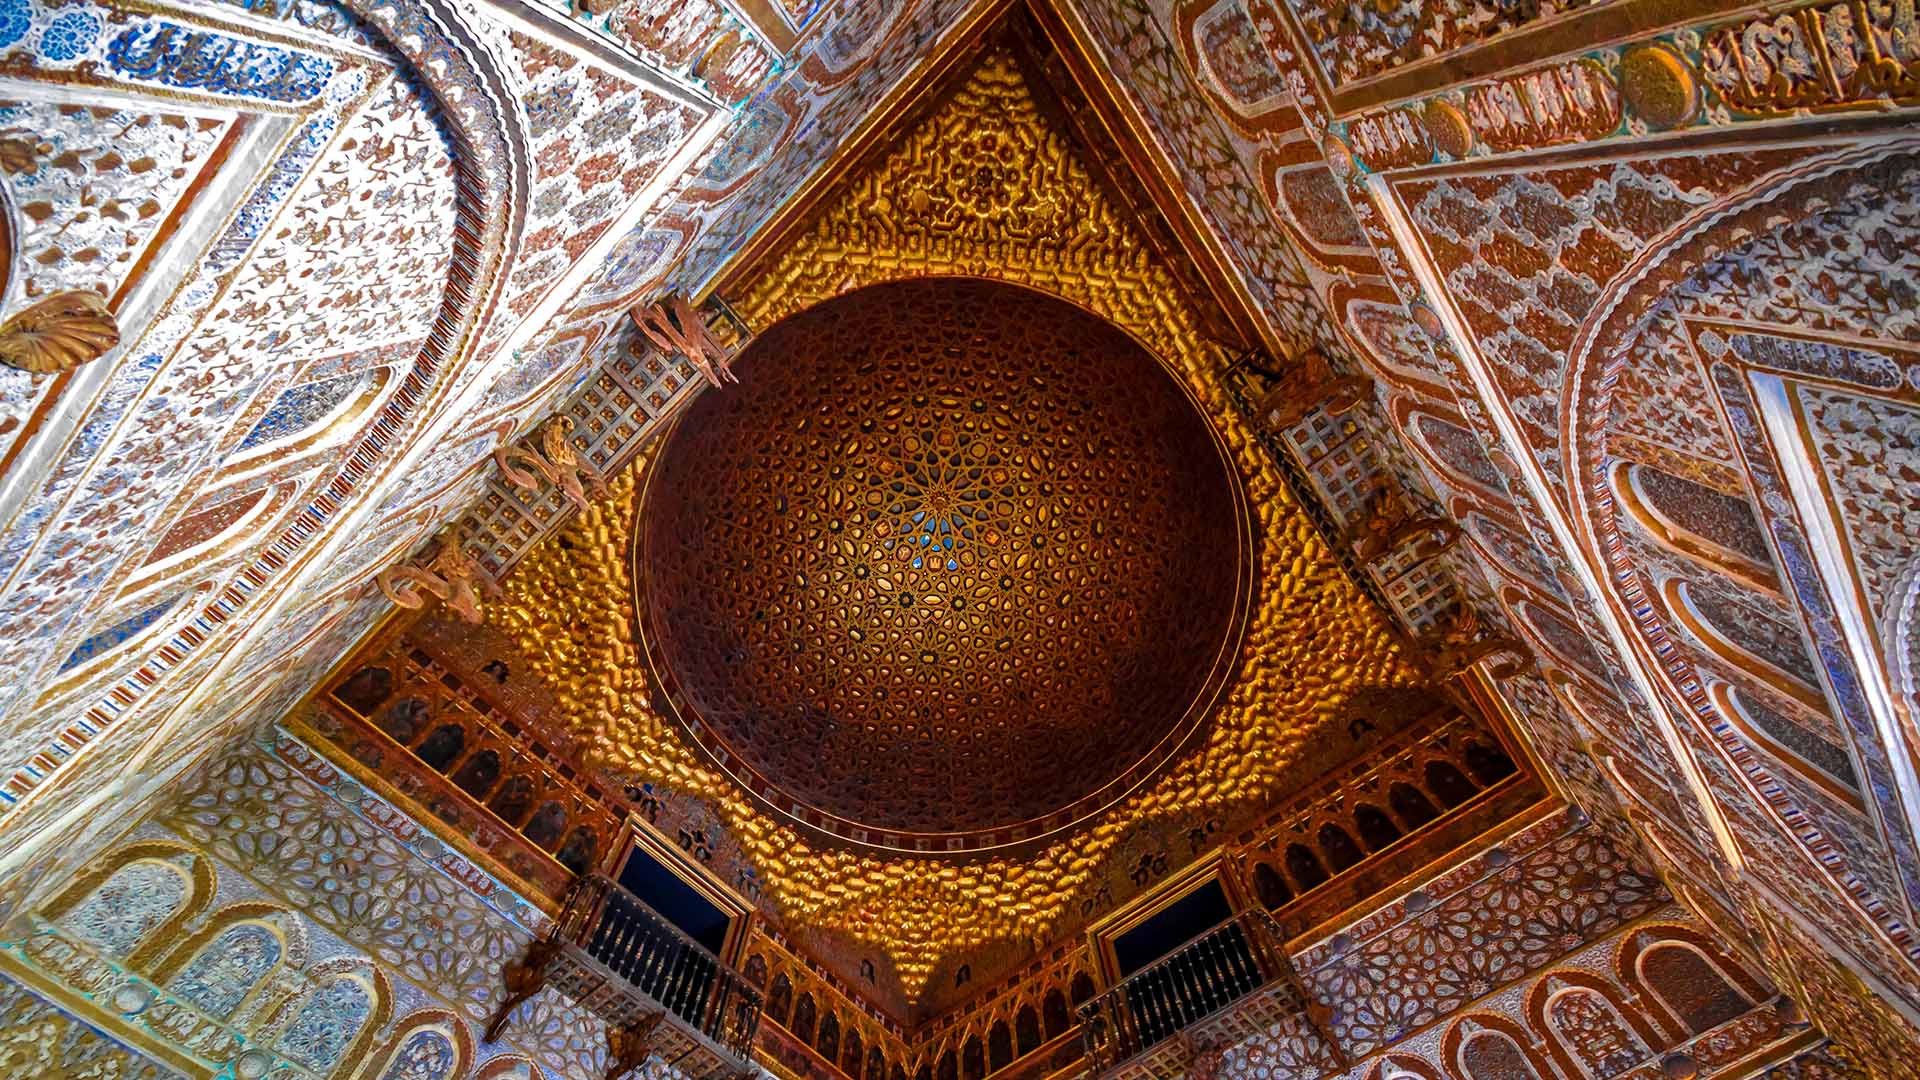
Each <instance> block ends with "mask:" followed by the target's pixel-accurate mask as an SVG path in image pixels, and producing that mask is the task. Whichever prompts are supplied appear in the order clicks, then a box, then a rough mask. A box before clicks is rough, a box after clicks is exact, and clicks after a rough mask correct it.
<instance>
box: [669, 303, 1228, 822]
mask: <svg viewBox="0 0 1920 1080" xmlns="http://www.w3.org/2000/svg"><path fill="white" fill-rule="evenodd" d="M735 370H736V371H737V372H738V373H739V374H740V377H741V385H740V386H739V387H738V388H736V389H732V390H729V391H727V392H725V393H709V394H704V395H702V396H701V397H699V398H698V399H696V400H695V401H694V402H693V404H692V405H691V406H690V407H689V408H688V409H687V411H686V413H685V415H684V416H683V417H682V418H681V419H680V421H679V422H678V423H677V424H676V425H675V427H674V429H673V430H672V431H671V432H670V433H669V434H668V436H667V437H666V442H665V444H664V445H663V446H662V447H661V449H660V451H659V453H658V456H657V458H656V460H655V462H654V463H653V466H652V468H651V469H650V470H649V473H648V476H647V479H646V490H645V492H644V495H643V497H642V499H641V500H640V502H639V507H638V518H637V524H636V528H635V530H634V536H635V541H634V569H635V573H634V581H635V582H636V586H635V587H636V589H637V591H638V596H637V597H636V604H635V608H636V610H637V611H638V612H639V613H640V624H641V625H640V634H641V638H642V641H643V644H644V647H645V653H646V655H647V659H648V663H649V666H650V668H651V671H652V675H653V677H654V679H655V681H656V684H657V686H658V688H659V689H660V690H661V691H662V702H661V703H662V704H664V705H665V706H667V710H668V712H669V713H670V714H672V715H673V716H675V718H676V719H677V721H678V722H679V723H680V725H681V726H682V727H683V728H684V729H685V730H686V731H687V732H688V734H689V735H690V736H692V738H693V739H694V741H695V742H696V743H697V744H698V745H700V746H701V747H702V748H703V749H704V750H705V751H706V752H707V753H708V755H709V756H711V757H712V758H713V759H714V761H715V762H716V763H717V764H718V765H719V766H720V767H721V768H722V769H724V770H725V771H726V772H727V773H729V774H730V775H732V776H733V777H734V779H735V780H736V781H738V782H739V783H741V785H742V786H743V787H744V788H746V789H747V790H748V791H749V792H751V793H752V794H754V795H755V796H756V797H757V798H758V799H759V800H760V801H762V802H763V803H765V804H766V805H768V806H769V807H771V808H772V809H774V810H775V811H776V812H778V813H781V814H783V815H785V816H787V817H789V818H790V819H792V820H795V821H797V822H798V823H800V824H801V825H802V826H804V827H806V828H808V829H809V830H811V831H813V832H815V833H824V834H827V835H831V836H835V837H839V838H842V839H846V840H851V841H854V842H856V843H863V844H868V845H874V846H880V847H887V848H896V849H909V850H922V851H964V850H977V849H981V848H988V847H1000V846H1004V845H1009V844H1017V843H1021V842H1023V841H1029V840H1032V839H1035V838H1037V837H1040V836H1043V835H1046V834H1049V833H1052V832H1056V831H1058V830H1059V829H1061V828H1064V827H1066V826H1068V825H1071V824H1073V823H1074V822H1076V821H1079V820H1082V819H1084V818H1085V817H1086V816H1087V815H1089V814H1092V813H1096V812H1098V811H1099V810H1101V809H1104V808H1105V807H1107V806H1109V805H1111V804H1112V803H1113V802H1114V801H1115V800H1116V799H1118V798H1119V797H1121V796H1122V795H1124V794H1125V793H1127V792H1128V791H1131V790H1133V789H1134V788H1135V787H1137V786H1138V785H1139V784H1140V783H1142V782H1144V781H1145V780H1147V779H1149V778H1150V777H1151V776H1153V775H1154V774H1155V773H1156V772H1157V771H1158V770H1159V769H1160V768H1161V767H1162V766H1164V765H1165V764H1166V763H1167V762H1168V761H1169V760H1170V759H1172V758H1173V757H1174V756H1175V755H1176V754H1177V752H1178V751H1179V750H1180V749H1181V747H1183V746H1184V745H1185V744H1186V742H1187V739H1188V737H1189V736H1190V735H1191V734H1192V733H1193V732H1194V730H1195V729H1196V727H1197V726H1198V725H1199V723H1200V721H1202V720H1203V719H1204V718H1205V716H1206V713H1207V711H1208V709H1209V707H1210V706H1211V704H1212V703H1213V700H1214V697H1215V696H1216V695H1217V693H1218V692H1219V690H1220V688H1221V686H1222V684H1223V683H1224V682H1225V680H1226V677H1227V676H1228V674H1229V673H1230V669H1231V667H1232V664H1233V661H1234V659H1235V655H1236V653H1237V651H1238V646H1239V640H1240V634H1241V630H1242V628H1243V626H1244V622H1245V612H1246V608H1247V598H1248V594H1249V592H1250V589H1251V581H1252V576H1253V574H1252V566H1251V565H1250V561H1251V560H1250V551H1251V544H1250V540H1249V537H1248V535H1247V531H1248V523H1247V520H1248V519H1247V514H1246V512H1245V507H1244V505H1243V501H1242V495H1241V491H1240V485H1239V481H1238V479H1237V477H1236V476H1235V474H1234V472H1233V470H1232V468H1231V466H1230V465H1229V464H1228V458H1227V455H1226V451H1225V449H1224V447H1223V446H1222V445H1221V443H1220V441H1219V440H1218V439H1217V438H1216V436H1215V434H1214V433H1213V431H1212V429H1211V428H1210V427H1209V425H1208V424H1207V422H1206V421H1205V420H1204V419H1203V418H1202V416H1201V414H1200V412H1199V411H1198V410H1197V409H1196V407H1195V406H1194V404H1193V402H1192V401H1191V399H1190V398H1189V397H1188V395H1187V392H1186V390H1185V388H1184V387H1183V385H1182V384H1181V383H1180V382H1179V381H1177V380H1176V379H1175V378H1174V377H1173V376H1172V375H1171V374H1170V373H1169V372H1168V371H1167V370H1166V369H1165V368H1164V367H1162V366H1161V364H1160V363H1159V362H1158V361H1157V360H1156V359H1155V358H1154V357H1153V356H1152V355H1151V354H1149V353H1148V352H1147V351H1146V350H1145V349H1143V348H1142V347H1141V346H1140V345H1138V344H1137V343H1136V342H1135V341H1134V340H1133V339H1132V338H1130V337H1129V336H1127V334H1125V333H1124V332H1122V331H1121V330H1119V329H1117V328H1115V327H1113V326H1111V325H1110V324H1108V323H1106V322H1104V321H1103V320H1101V319H1099V318H1098V317H1096V316H1094V315H1091V314H1088V313H1087V312H1085V311H1083V310H1081V309H1080V308H1077V307H1075V306H1073V305H1071V304H1069V303H1066V302H1065V301H1061V300H1057V299H1053V298H1051V297H1048V296H1045V295H1043V294H1041V293H1038V292H1034V291H1031V290H1027V289H1023V288H1019V287H1016V286H1012V285H1006V284H1000V283H994V282H988V281H982V280H975V279H964V278H930V279H918V280H913V281H904V282H897V283H893V284H887V285H877V286H872V287H869V288H865V289H861V290H858V291H856V292H852V293H848V294H846V295H843V296H840V297H838V298H835V299H833V300H829V301H827V302H825V303H822V304H820V305H818V306H816V307H814V308H811V309H809V310H807V311H804V312H801V313H800V314H798V315H795V316H792V317H790V318H788V319H786V320H783V321H782V322H780V323H778V324H776V325H775V326H773V327H772V328H770V329H768V330H767V331H766V332H765V333H763V334H761V335H760V336H759V337H757V338H756V339H755V340H754V342H753V343H752V345H751V346H750V347H749V348H748V349H747V350H746V351H745V352H744V353H743V354H742V356H741V357H740V359H739V361H738V363H737V365H736V369H735Z"/></svg>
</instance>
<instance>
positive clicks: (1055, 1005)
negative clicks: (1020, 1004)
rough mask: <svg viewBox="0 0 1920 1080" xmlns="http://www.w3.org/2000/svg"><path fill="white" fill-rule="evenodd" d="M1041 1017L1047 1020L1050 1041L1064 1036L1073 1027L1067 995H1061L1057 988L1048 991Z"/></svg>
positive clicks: (1042, 1001) (1042, 1006) (1041, 1005)
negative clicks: (1068, 1009)
mask: <svg viewBox="0 0 1920 1080" xmlns="http://www.w3.org/2000/svg"><path fill="white" fill-rule="evenodd" d="M1040 1015H1041V1016H1042V1018H1044V1019H1045V1020H1046V1027H1047V1038H1049V1039H1051V1038H1054V1037H1055V1036H1057V1035H1061V1034H1064V1033H1065V1032H1066V1031H1067V1029H1068V1028H1071V1027H1072V1026H1073V1017H1072V1014H1070V1013H1069V1012H1067V995H1065V994H1063V993H1061V992H1060V988H1059V987H1057V986H1056V987H1054V988H1053V989H1051V990H1049V991H1047V996H1046V997H1045V998H1043V999H1041V1002H1040Z"/></svg>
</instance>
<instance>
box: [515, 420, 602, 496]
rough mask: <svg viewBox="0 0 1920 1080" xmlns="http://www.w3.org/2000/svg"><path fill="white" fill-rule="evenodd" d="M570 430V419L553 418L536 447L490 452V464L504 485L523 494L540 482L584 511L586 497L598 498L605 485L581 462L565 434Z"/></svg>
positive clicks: (535, 489)
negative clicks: (558, 489) (504, 482)
mask: <svg viewBox="0 0 1920 1080" xmlns="http://www.w3.org/2000/svg"><path fill="white" fill-rule="evenodd" d="M572 431H573V417H571V416H557V417H554V419H553V421H552V422H551V423H549V424H547V426H546V427H545V428H543V429H541V432H540V440H539V445H538V446H537V447H535V446H500V447H495V448H494V451H493V463H494V464H495V465H498V466H500V475H501V476H504V477H506V479H507V483H509V484H512V485H513V486H514V487H517V488H520V489H522V490H525V491H539V490H540V481H541V480H542V479H544V480H545V481H546V482H547V483H549V484H557V485H559V488H560V493H561V494H562V495H565V496H566V498H567V501H568V502H570V503H572V504H573V505H574V506H576V507H578V508H579V509H580V511H581V512H582V513H585V512H586V509H587V506H588V499H589V495H590V494H591V495H599V494H601V493H602V492H604V491H605V490H606V483H605V482H604V481H603V480H602V479H601V478H600V473H599V471H598V470H596V469H595V468H594V467H593V466H591V465H589V464H587V463H586V462H585V461H584V460H582V459H581V457H580V455H579V454H578V453H577V452H576V451H575V450H574V448H573V444H572V443H571V442H568V441H567V435H568V434H569V433H571V432H572Z"/></svg>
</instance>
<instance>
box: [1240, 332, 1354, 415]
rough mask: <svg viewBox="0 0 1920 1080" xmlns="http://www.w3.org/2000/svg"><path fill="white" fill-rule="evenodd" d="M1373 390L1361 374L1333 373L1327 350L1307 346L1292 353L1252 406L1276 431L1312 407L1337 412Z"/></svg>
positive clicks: (1311, 410) (1306, 413) (1307, 413)
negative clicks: (1280, 371)
mask: <svg viewBox="0 0 1920 1080" xmlns="http://www.w3.org/2000/svg"><path fill="white" fill-rule="evenodd" d="M1372 394H1373V380H1372V379H1369V378H1367V377H1366V376H1364V375H1335V374H1334V373H1333V365H1332V363H1331V362H1329V361H1328V360H1327V354H1325V353H1323V352H1321V351H1320V350H1319V349H1307V350H1306V351H1304V352H1302V353H1301V354H1300V355H1299V356H1297V357H1294V359H1293V361H1292V363H1290V364H1289V365H1288V366H1287V369H1286V371H1285V372H1284V373H1283V374H1282V375H1281V376H1280V378H1279V379H1277V380H1276V381H1275V382H1274V383H1273V385H1272V386H1270V387H1268V388H1267V392H1266V393H1265V394H1262V395H1261V396H1260V400H1259V402H1258V403H1257V404H1256V406H1255V410H1256V411H1257V412H1258V413H1259V414H1260V415H1261V416H1264V417H1266V419H1267V423H1268V425H1269V426H1271V427H1272V428H1273V429H1274V430H1276V431H1285V430H1286V429H1287V428H1290V427H1292V426H1293V425H1295V424H1298V423H1299V422H1300V421H1302V420H1305V419H1306V418H1307V417H1308V416H1309V415H1310V414H1312V413H1313V411H1314V410H1316V409H1320V410H1324V411H1325V412H1326V414H1327V415H1328V416H1339V415H1340V414H1341V413H1344V412H1347V411H1349V410H1351V409H1352V408H1353V407H1354V406H1356V405H1358V404H1360V403H1361V402H1363V401H1365V400H1367V398H1368V397H1370V396H1372Z"/></svg>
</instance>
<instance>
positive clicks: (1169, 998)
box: [1080, 909, 1292, 1074]
mask: <svg viewBox="0 0 1920 1080" xmlns="http://www.w3.org/2000/svg"><path fill="white" fill-rule="evenodd" d="M1282 980H1285V981H1287V982H1288V983H1289V984H1290V987H1291V983H1292V966H1291V964H1290V963H1289V961H1288V958H1287V957H1286V955H1285V953H1284V951H1283V950H1282V945H1281V940H1280V935H1279V933H1278V930H1277V928H1276V927H1275V926H1274V923H1273V917H1272V916H1271V915H1269V914H1268V913H1267V912H1266V911H1263V910H1259V909H1255V910H1251V911H1243V912H1241V913H1240V914H1238V915H1235V916H1234V917H1232V918H1231V919H1228V920H1227V921H1225V922H1223V923H1221V924H1219V925H1218V926H1215V927H1213V928H1212V929H1210V930H1208V931H1206V932H1205V933H1203V934H1201V935H1200V936H1198V937H1196V938H1194V939H1193V940H1191V941H1189V942H1187V943H1186V944H1185V945H1183V946H1181V947H1180V948H1178V949H1175V950H1174V951H1173V952H1171V953H1168V954H1167V955H1166V956H1163V957H1161V958H1160V959H1158V960H1156V961H1154V962H1153V963H1151V964H1149V965H1147V966H1146V967H1144V968H1141V969H1140V970H1139V971H1136V972H1134V973H1133V974H1132V975H1129V976H1128V977H1127V978H1126V979H1125V980H1124V981H1122V982H1120V983H1118V984H1116V985H1115V986H1113V987H1111V988H1110V989H1108V990H1107V991H1106V992H1105V993H1102V994H1100V995H1098V996H1096V997H1094V998H1092V999H1091V1000H1089V1001H1087V1002H1086V1003H1085V1004H1083V1005H1081V1006H1080V1037H1081V1041H1082V1042H1083V1043H1084V1044H1085V1046H1086V1051H1087V1063H1088V1065H1089V1066H1090V1067H1091V1072H1093V1073H1096V1074H1097V1073H1101V1072H1105V1071H1107V1070H1109V1069H1113V1068H1114V1067H1116V1066H1118V1065H1121V1064H1123V1063H1125V1062H1127V1061H1128V1060H1129V1059H1131V1058H1134V1057H1136V1056H1138V1055H1140V1054H1143V1053H1145V1052H1146V1051H1149V1050H1151V1049H1153V1048H1154V1047H1155V1046H1157V1045H1159V1044H1160V1043H1162V1042H1164V1041H1166V1040H1167V1039H1169V1038H1171V1037H1172V1036H1173V1035H1175V1034H1176V1033H1178V1032H1180V1031H1183V1030H1185V1029H1187V1028H1189V1027H1192V1026H1193V1025H1195V1024H1198V1023H1200V1022H1201V1021H1204V1020H1206V1019H1208V1018H1209V1017H1213V1016H1216V1015H1218V1014H1220V1013H1223V1012H1225V1011H1227V1010H1229V1009H1230V1008H1231V1007H1232V1006H1233V1005H1234V1004H1235V1003H1237V1002H1239V1001H1241V1000H1242V999H1243V998H1245V997H1247V996H1248V995H1249V994H1252V993H1253V992H1254V991H1256V990H1260V989H1262V988H1263V987H1266V986H1268V985H1269V984H1272V983H1274V982H1277V981H1282Z"/></svg>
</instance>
